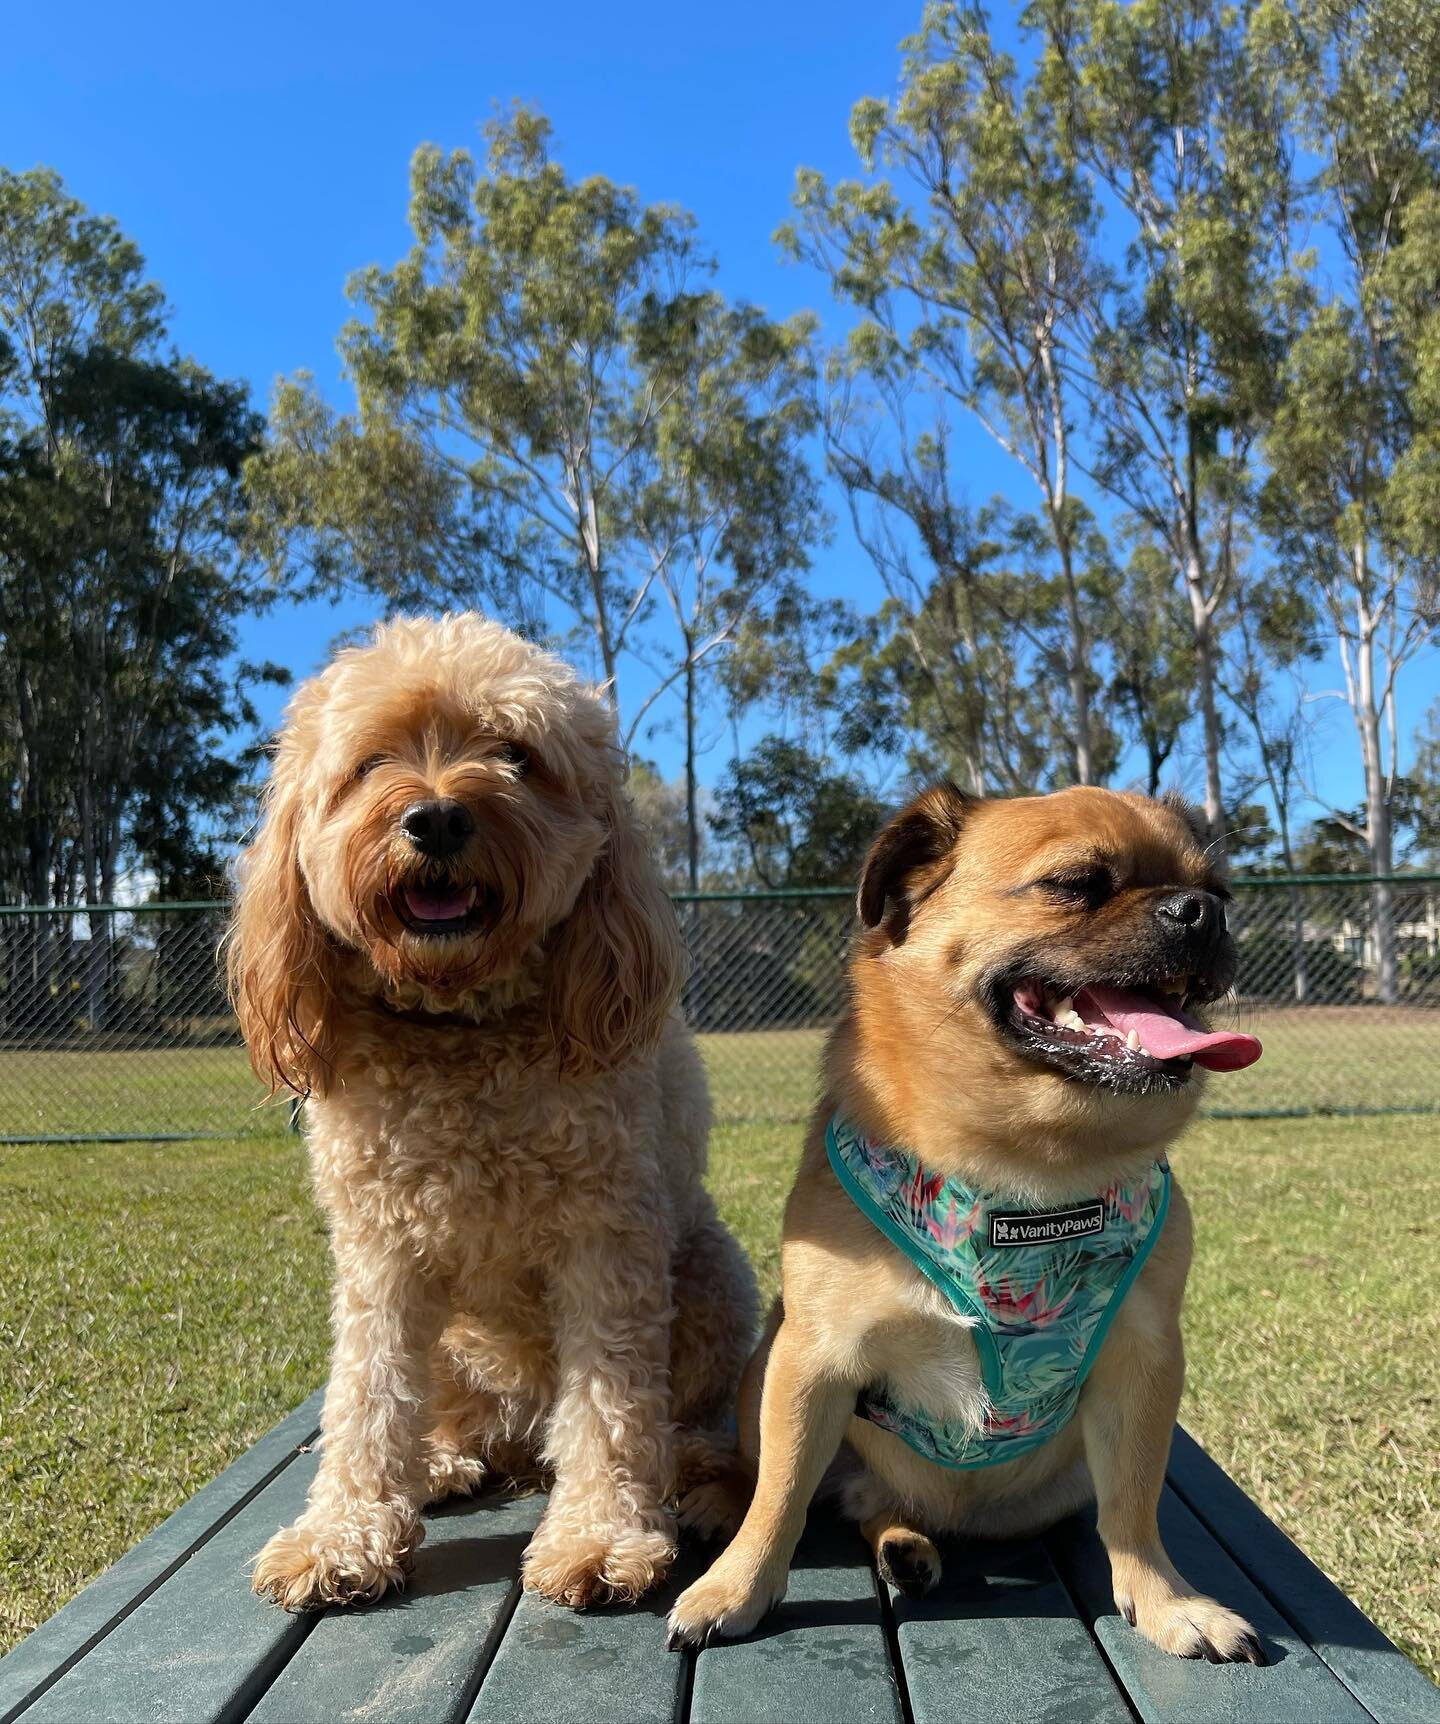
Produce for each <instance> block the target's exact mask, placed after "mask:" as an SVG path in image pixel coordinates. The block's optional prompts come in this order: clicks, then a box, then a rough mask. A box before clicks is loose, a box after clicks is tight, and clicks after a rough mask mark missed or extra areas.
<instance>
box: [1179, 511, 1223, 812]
mask: <svg viewBox="0 0 1440 1724" xmlns="http://www.w3.org/2000/svg"><path fill="white" fill-rule="evenodd" d="M1185 592H1186V596H1187V597H1188V598H1189V600H1190V626H1191V633H1192V634H1193V636H1194V641H1195V692H1196V694H1197V695H1198V697H1199V701H1200V724H1201V732H1202V735H1203V737H1204V743H1205V825H1206V827H1207V828H1208V830H1209V833H1210V838H1211V840H1212V842H1213V841H1214V840H1215V839H1217V838H1221V837H1223V836H1224V833H1225V799H1224V792H1223V790H1222V787H1221V782H1220V711H1219V708H1218V707H1217V706H1216V704H1215V624H1214V618H1213V617H1212V616H1211V613H1210V607H1209V605H1208V604H1207V602H1206V599H1205V574H1204V570H1203V568H1202V567H1201V563H1200V554H1199V550H1198V548H1197V547H1195V546H1194V545H1193V544H1192V546H1191V549H1190V551H1189V554H1188V555H1187V557H1186V560H1185Z"/></svg>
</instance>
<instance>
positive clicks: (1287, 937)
mask: <svg viewBox="0 0 1440 1724" xmlns="http://www.w3.org/2000/svg"><path fill="white" fill-rule="evenodd" d="M677 910H678V913H679V915H680V918H681V921H682V924H683V926H684V928H685V932H686V937H687V940H688V942H689V945H690V949H691V954H692V959H693V964H692V969H691V974H690V977H689V980H688V982H687V985H686V999H685V1004H686V1010H687V1013H688V1016H689V1018H690V1022H691V1023H692V1025H693V1026H694V1028H695V1030H696V1032H697V1034H698V1036H699V1038H700V1045H701V1048H702V1049H703V1051H704V1055H705V1060H706V1064H707V1066H708V1068H709V1071H710V1078H711V1087H712V1091H713V1094H714V1099H715V1114H716V1118H717V1121H719V1122H720V1123H722V1124H741V1123H756V1124H789V1123H798V1122H800V1121H802V1120H804V1119H805V1118H806V1116H807V1115H808V1113H809V1110H810V1107H811V1104H812V1101H813V1099H814V1095H815V1090H816V1083H817V1072H818V1061H819V1053H820V1048H821V1045H822V1043H823V1040H824V1036H825V1031H826V1029H827V1027H828V1026H829V1025H830V1024H831V1023H832V1022H833V1021H834V1019H835V1017H836V1015H837V1013H838V1012H839V1010H840V1009H841V1006H842V1004H843V999H844V955H845V949H846V945H847V942H848V940H849V937H850V933H851V929H852V927H853V915H854V913H853V908H852V903H851V895H850V894H849V893H848V892H844V891H826V892H780V893H748V894H746V893H700V894H693V895H692V894H684V893H681V894H678V895H677ZM1377 910H1378V914H1377ZM1229 917H1230V925H1231V928H1232V930H1233V931H1234V933H1235V936H1236V939H1237V941H1238V944H1239V948H1240V979H1239V984H1238V987H1237V994H1236V999H1235V1002H1234V1004H1233V1006H1231V1007H1229V1008H1227V1011H1226V1016H1227V1017H1228V1018H1229V1019H1230V1020H1231V1021H1233V1022H1234V1023H1235V1024H1237V1025H1239V1026H1240V1027H1243V1028H1247V1029H1254V1030H1255V1031H1256V1032H1257V1033H1258V1034H1259V1035H1260V1036H1261V1038H1262V1039H1263V1040H1264V1042H1265V1058H1264V1059H1263V1060H1261V1061H1260V1063H1259V1064H1258V1065H1256V1066H1253V1067H1251V1068H1250V1069H1249V1070H1248V1071H1245V1072H1238V1073H1234V1074H1232V1075H1229V1076H1227V1077H1225V1078H1222V1079H1218V1080H1216V1081H1215V1082H1214V1083H1213V1084H1212V1086H1211V1089H1210V1092H1209V1103H1210V1111H1212V1112H1215V1113H1221V1114H1241V1115H1286V1114H1292V1115H1297V1116H1300V1115H1305V1114H1312V1113H1341V1112H1370V1111H1375V1112H1397V1111H1416V1112H1420V1111H1431V1110H1440V875H1406V876H1397V877H1394V878H1392V879H1390V880H1387V881H1369V880H1365V879H1361V878H1351V877H1326V878H1312V879H1297V880H1284V881H1258V880H1256V881H1239V882H1236V886H1235V901H1234V903H1233V904H1232V905H1231V906H1230V911H1229ZM224 921H225V908H224V906H223V905H219V904H151V905H145V906H142V907H138V908H129V909H127V908H119V907H107V908H104V909H96V910H90V911H83V910H15V909H0V1143H11V1144H14V1143H25V1142H56V1141H66V1140H75V1141H89V1140H98V1139H112V1140H114V1139H122V1138H137V1139H164V1138H182V1137H201V1136H224V1137H231V1136H236V1135H247V1134H265V1133H276V1132H281V1131H283V1130H284V1129H285V1128H286V1125H287V1123H288V1119H289V1113H288V1110H287V1109H286V1108H285V1107H284V1105H283V1104H279V1105H272V1106H268V1107H263V1106H260V1105H259V1103H260V1094H259V1088H258V1086H257V1084H256V1083H255V1080H254V1079H253V1077H252V1076H251V1075H250V1071H249V1067H248V1065H247V1063H246V1059H245V1053H244V1050H243V1048H241V1046H240V1044H239V1037H238V1035H237V1033H236V1028H235V1022H234V1019H233V1017H232V1016H231V1014H230V1011H229V1008H228V1006H227V1005H226V1001H225V994H224V987H223V984H222V980H221V976H220V971H219V967H218V964H217V961H216V950H217V947H218V945H219V941H220V936H221V933H222V932H223V928H224Z"/></svg>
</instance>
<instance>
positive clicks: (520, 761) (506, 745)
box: [496, 742, 530, 778]
mask: <svg viewBox="0 0 1440 1724" xmlns="http://www.w3.org/2000/svg"><path fill="white" fill-rule="evenodd" d="M496 752H497V753H498V754H499V756H500V758H501V759H502V760H503V761H504V762H505V763H506V765H507V766H513V767H514V769H515V776H516V777H517V778H523V777H524V776H525V774H526V773H527V772H528V771H529V770H530V756H529V754H528V753H527V752H526V751H525V750H524V749H523V748H522V747H521V746H520V744H519V743H518V742H502V743H501V744H500V745H499V747H498V749H497V750H496Z"/></svg>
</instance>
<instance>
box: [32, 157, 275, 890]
mask: <svg viewBox="0 0 1440 1724" xmlns="http://www.w3.org/2000/svg"><path fill="white" fill-rule="evenodd" d="M0 332H3V334H4V336H5V339H6V345H5V350H4V358H5V361H6V363H5V364H4V366H3V369H0V638H3V641H4V648H5V650H4V653H3V656H0V735H4V736H5V737H6V743H5V744H4V746H3V747H0V769H3V771H4V775H5V779H6V787H7V792H8V794H7V796H6V797H5V799H4V804H3V808H4V812H3V813H0V898H3V899H4V900H5V901H7V902H16V901H21V902H31V903H45V902H49V901H51V900H52V899H53V900H55V901H61V902H69V901H73V900H74V898H75V897H76V896H77V895H83V897H84V898H85V899H86V900H88V901H89V902H97V901H102V900H106V899H108V898H109V897H110V896H111V895H112V893H113V891H114V887H115V884H116V881H117V879H118V877H119V874H120V871H121V868H122V866H124V865H125V864H126V863H127V862H138V863H139V864H140V865H142V866H145V867H148V868H150V869H153V870H154V871H156V873H157V874H158V875H159V876H160V878H161V880H162V881H165V880H169V879H173V878H178V877H180V876H182V875H193V874H194V873H195V872H196V871H197V868H200V867H202V866H213V868H214V871H215V872H217V873H218V871H219V868H218V861H217V859H216V858H215V857H214V856H213V855H212V854H211V853H210V850H211V846H212V844H213V842H214V839H215V836H216V833H217V830H218V828H217V826H216V822H217V820H218V821H220V822H222V823H223V822H224V820H225V819H226V818H227V817H228V816H230V815H232V814H233V813H234V812H235V807H236V803H237V801H238V800H239V797H240V793H241V790H242V786H243V781H244V778H245V776H246V773H245V766H244V763H243V761H241V760H238V759H236V758H235V757H234V756H233V755H232V754H231V753H230V752H229V749H228V747H227V741H228V738H229V737H230V736H231V735H232V734H233V733H234V732H235V731H236V730H237V729H242V728H244V727H247V726H251V727H253V724H254V713H253V710H252V709H251V707H250V704H249V701H248V699H247V697H246V694H245V689H246V687H247V685H248V684H249V683H251V682H252V681H253V680H254V679H255V678H256V677H259V676H275V675H279V674H281V673H277V672H275V671H273V669H272V668H271V667H266V666H259V667H250V666H241V667H240V668H239V671H238V674H237V672H236V670H235V668H234V667H233V666H230V665H228V664H227V662H226V661H227V660H228V659H229V657H230V655H231V654H232V653H233V651H234V647H235V640H236V633H235V628H236V623H237V621H238V619H239V618H240V617H241V616H242V615H243V614H244V613H246V612H247V611H249V610H251V609H253V608H254V607H255V606H256V604H257V603H259V602H261V600H262V594H261V593H260V591H259V590H258V588H257V585H256V583H255V581H254V580H253V579H251V577H250V575H249V574H248V572H247V570H246V567H245V564H244V560H243V557H242V555H241V553H240V551H239V539H240V536H241V533H242V525H243V523H242V495H241V468H242V466H243V464H244V462H245V460H246V459H247V458H248V457H249V456H250V455H251V454H252V453H253V451H254V450H255V449H256V448H257V446H258V443H259V438H260V433H261V429H262V424H261V421H260V420H259V419H258V418H257V417H256V415H255V414H254V413H252V412H251V410H250V407H249V403H248V400H247V397H246V393H245V391H244V389H243V388H242V387H240V386H238V385H234V384H228V383H222V382H219V381H217V380H216V379H214V378H213V377H211V376H210V375H209V374H208V373H207V372H205V371H204V370H202V369H201V368H200V367H199V366H197V365H195V364H193V363H192V362H190V361H187V360H181V359H178V358H175V357H173V356H170V355H168V354H166V353H165V352H164V351H163V350H162V347H161V342H162V340H163V336H164V307H163V302H162V300H161V297H160V293H159V290H158V289H157V288H156V287H155V286H154V285H153V284H152V283H149V282H147V281H146V280H145V278H144V268H143V263H142V260H141V259H140V257H139V254H138V253H137V252H136V250H135V248H134V246H133V245H132V244H131V243H130V242H129V241H128V240H126V239H125V238H124V237H123V236H122V235H121V234H120V233H119V232H118V230H117V229H116V228H115V226H114V224H113V223H112V222H110V221H108V220H101V219H98V218H96V217H93V216H90V215H88V214H87V213H86V212H85V210H84V209H83V208H82V207H81V206H80V205H79V204H78V203H77V202H75V200H74V199H72V198H70V197H68V196H67V195H66V193H65V192H64V190H63V187H62V186H61V184H60V182H59V180H58V179H57V178H56V176H55V175H54V174H52V173H49V172H48V171H45V170H36V171H35V172H33V173H30V174H20V175H16V174H11V173H8V172H0Z"/></svg>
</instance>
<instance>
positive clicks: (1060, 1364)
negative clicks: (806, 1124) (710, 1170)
mask: <svg viewBox="0 0 1440 1724" xmlns="http://www.w3.org/2000/svg"><path fill="white" fill-rule="evenodd" d="M825 1149H826V1153H827V1154H828V1155H829V1157H830V1165H831V1167H833V1168H834V1170H835V1176H836V1178H837V1179H838V1180H839V1181H840V1183H841V1185H842V1186H843V1187H844V1188H845V1190H846V1192H848V1193H849V1195H850V1197H851V1198H853V1199H854V1201H855V1203H856V1205H857V1207H858V1208H859V1210H860V1212H861V1213H862V1214H863V1215H864V1216H866V1217H867V1218H868V1219H869V1220H870V1221H873V1222H874V1223H875V1225H876V1226H877V1227H878V1228H879V1229H880V1231H881V1232H882V1233H883V1234H884V1235H885V1237H886V1238H887V1239H888V1240H889V1241H890V1242H891V1244H892V1245H895V1246H897V1247H898V1248H899V1249H900V1250H901V1251H903V1252H904V1253H905V1255H906V1256H907V1257H908V1258H909V1259H910V1261H911V1262H912V1263H913V1264H914V1265H915V1267H916V1268H917V1269H919V1270H920V1272H921V1273H922V1274H923V1275H926V1276H928V1277H929V1279H930V1280H931V1281H932V1282H934V1284H935V1285H936V1286H937V1287H938V1288H939V1289H940V1291H941V1292H942V1293H943V1294H944V1295H945V1297H946V1298H947V1299H948V1300H949V1301H950V1303H951V1304H952V1305H954V1306H955V1308H956V1309H957V1310H958V1311H960V1312H961V1313H962V1314H963V1315H965V1316H967V1317H970V1318H973V1319H974V1327H973V1329H971V1331H970V1333H971V1334H973V1336H974V1337H975V1345H976V1348H977V1350H978V1352H979V1355H980V1371H981V1378H982V1380H983V1382H984V1385H985V1392H986V1395H987V1396H988V1398H989V1406H988V1408H987V1410H986V1414H985V1419H984V1423H983V1424H982V1425H981V1426H980V1427H979V1428H978V1429H977V1428H976V1427H975V1426H974V1425H972V1424H970V1423H968V1422H966V1421H964V1420H960V1419H940V1418H938V1417H936V1416H935V1415H933V1414H930V1413H927V1412H924V1411H922V1410H921V1409H919V1408H913V1407H902V1406H899V1405H898V1404H897V1403H896V1402H895V1401H894V1400H893V1399H892V1398H891V1396H890V1395H889V1393H888V1392H887V1391H886V1390H885V1389H884V1388H883V1387H872V1388H868V1389H865V1390H862V1392H861V1395H860V1399H859V1402H858V1404H857V1406H856V1409H855V1410H856V1413H857V1414H858V1415H859V1416H860V1417H861V1418H864V1419H869V1420H871V1421H872V1422H873V1423H874V1424H877V1425H879V1426H880V1427H881V1428H882V1429H883V1430H887V1431H891V1432H893V1433H894V1434H895V1435H896V1436H897V1437H900V1438H902V1439H903V1440H904V1441H905V1442H907V1443H908V1444H909V1445H910V1447H911V1448H912V1449H914V1450H915V1452H916V1453H917V1454H920V1455H923V1456H924V1457H925V1458H926V1460H930V1461H936V1462H938V1463H939V1465H940V1466H942V1467H958V1468H969V1467H988V1466H994V1465H995V1464H996V1463H997V1462H999V1461H1009V1460H1014V1459H1015V1458H1016V1457H1018V1456H1020V1455H1023V1454H1028V1453H1029V1452H1030V1450H1031V1449H1036V1448H1039V1447H1040V1445H1041V1444H1042V1443H1044V1442H1048V1441H1049V1439H1050V1438H1051V1437H1053V1436H1054V1435H1055V1433H1056V1432H1057V1431H1059V1430H1060V1429H1061V1428H1062V1427H1063V1426H1064V1425H1065V1424H1067V1423H1068V1422H1069V1420H1070V1418H1071V1416H1072V1415H1073V1413H1074V1411H1075V1408H1076V1405H1077V1403H1078V1402H1079V1399H1080V1388H1081V1385H1082V1384H1083V1383H1084V1381H1085V1378H1086V1375H1087V1374H1088V1372H1089V1370H1090V1367H1091V1365H1093V1364H1094V1362H1095V1356H1096V1354H1097V1353H1098V1352H1099V1351H1100V1344H1101V1342H1102V1341H1103V1340H1104V1339H1105V1335H1106V1333H1107V1331H1108V1330H1109V1327H1110V1325H1111V1323H1112V1322H1114V1320H1115V1316H1116V1313H1117V1312H1118V1311H1119V1309H1120V1305H1121V1301H1122V1300H1123V1299H1124V1297H1125V1295H1126V1294H1127V1293H1128V1292H1129V1291H1130V1288H1131V1286H1132V1285H1133V1283H1134V1280H1135V1277H1136V1276H1137V1275H1138V1274H1139V1273H1140V1270H1141V1267H1142V1265H1143V1264H1144V1262H1145V1259H1146V1258H1147V1257H1148V1256H1149V1255H1150V1250H1151V1248H1152V1246H1153V1245H1154V1244H1155V1241H1156V1240H1157V1239H1158V1238H1159V1237H1160V1229H1161V1227H1163V1226H1164V1224H1165V1213H1166V1210H1167V1209H1168V1208H1169V1205H1170V1166H1169V1163H1168V1162H1167V1161H1166V1160H1165V1159H1164V1157H1163V1156H1162V1157H1161V1159H1160V1160H1158V1161H1157V1162H1155V1163H1154V1165H1153V1166H1152V1167H1151V1168H1150V1170H1149V1172H1148V1173H1147V1174H1146V1175H1145V1176H1144V1177H1143V1178H1141V1179H1137V1180H1135V1181H1133V1182H1132V1183H1130V1184H1128V1185H1107V1186H1106V1187H1105V1188H1104V1189H1103V1190H1101V1191H1097V1192H1096V1193H1095V1194H1094V1195H1093V1196H1091V1197H1084V1198H1077V1199H1075V1200H1074V1201H1072V1202H1070V1203H1067V1204H1066V1205H1064V1206H1063V1207H1062V1208H1058V1209H1035V1208H1033V1207H1031V1206H1028V1205H1026V1204H1023V1203H1017V1202H1015V1201H1013V1200H1012V1199H1010V1198H1007V1197H1005V1196H1004V1195H1003V1194H999V1193H996V1192H990V1191H976V1190H974V1189H972V1188H971V1187H970V1186H968V1185H962V1184H961V1183H960V1182H959V1181H958V1180H955V1179H946V1178H945V1177H944V1176H943V1175H941V1174H937V1173H931V1172H930V1171H929V1170H928V1169H927V1168H926V1167H925V1166H924V1165H923V1163H922V1162H921V1161H920V1160H919V1159H918V1157H916V1156H914V1155H912V1154H911V1153H910V1152H909V1151H908V1150H905V1149H897V1148H894V1147H892V1146H889V1145H882V1144H874V1143H871V1142H870V1141H869V1140H868V1139H867V1138H865V1137H864V1136H862V1135H861V1133H859V1132H858V1131H856V1130H855V1129H854V1127H853V1126H851V1125H850V1124H849V1123H848V1122H847V1121H846V1120H844V1119H842V1118H841V1117H840V1116H839V1115H838V1114H836V1115H835V1116H834V1117H833V1118H832V1119H831V1121H830V1124H829V1126H828V1128H827V1130H826V1134H825Z"/></svg>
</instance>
